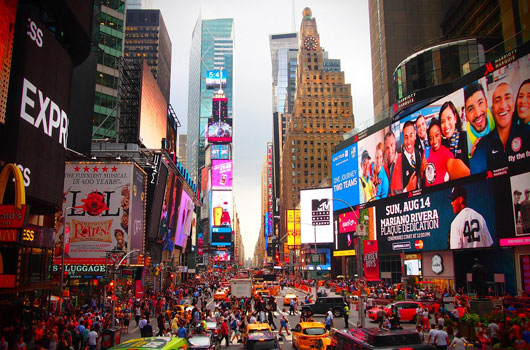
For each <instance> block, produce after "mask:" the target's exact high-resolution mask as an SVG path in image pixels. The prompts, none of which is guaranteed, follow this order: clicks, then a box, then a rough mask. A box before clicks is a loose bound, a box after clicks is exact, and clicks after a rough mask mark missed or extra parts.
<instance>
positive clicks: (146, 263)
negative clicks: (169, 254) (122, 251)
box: [145, 256, 151, 266]
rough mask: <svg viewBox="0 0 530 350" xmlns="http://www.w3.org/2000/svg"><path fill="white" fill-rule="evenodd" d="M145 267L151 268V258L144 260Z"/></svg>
mask: <svg viewBox="0 0 530 350" xmlns="http://www.w3.org/2000/svg"><path fill="white" fill-rule="evenodd" d="M145 266H151V257H150V256H148V257H146V258H145Z"/></svg>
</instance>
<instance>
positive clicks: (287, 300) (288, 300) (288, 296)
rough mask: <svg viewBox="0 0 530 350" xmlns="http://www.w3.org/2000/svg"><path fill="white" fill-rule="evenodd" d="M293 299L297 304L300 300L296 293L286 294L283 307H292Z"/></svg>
mask: <svg viewBox="0 0 530 350" xmlns="http://www.w3.org/2000/svg"><path fill="white" fill-rule="evenodd" d="M293 299H294V302H295V303H297V302H298V298H297V296H296V294H294V293H289V294H285V296H284V297H283V305H291V300H293Z"/></svg>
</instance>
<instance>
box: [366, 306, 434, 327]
mask: <svg viewBox="0 0 530 350" xmlns="http://www.w3.org/2000/svg"><path fill="white" fill-rule="evenodd" d="M418 306H419V307H421V308H422V310H423V309H424V308H425V306H424V305H423V304H422V303H420V302H417V301H394V302H391V303H390V304H387V305H385V306H383V310H384V312H385V314H386V315H387V316H389V317H390V316H391V315H392V308H396V309H397V310H398V311H399V315H400V318H399V321H400V322H416V308H417V307H418ZM379 310H380V308H379V307H374V308H371V309H370V310H368V317H369V318H370V320H372V321H377V313H378V312H379Z"/></svg>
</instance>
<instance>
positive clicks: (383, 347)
mask: <svg viewBox="0 0 530 350" xmlns="http://www.w3.org/2000/svg"><path fill="white" fill-rule="evenodd" d="M328 349H330V350H331V349H333V350H350V349H357V350H396V349H407V350H435V349H436V348H435V347H434V346H433V345H430V344H425V343H423V341H422V340H421V339H420V336H419V334H418V333H417V332H416V331H414V330H388V329H379V328H378V327H375V328H352V329H343V330H337V331H335V333H334V334H333V337H332V338H331V344H330V345H329V347H328Z"/></svg>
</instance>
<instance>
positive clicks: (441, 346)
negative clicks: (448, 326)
mask: <svg viewBox="0 0 530 350" xmlns="http://www.w3.org/2000/svg"><path fill="white" fill-rule="evenodd" d="M434 342H435V345H436V347H437V348H438V350H447V345H448V344H449V335H448V334H447V332H446V331H444V326H442V325H439V326H438V331H437V332H436V335H435V337H434Z"/></svg>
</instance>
